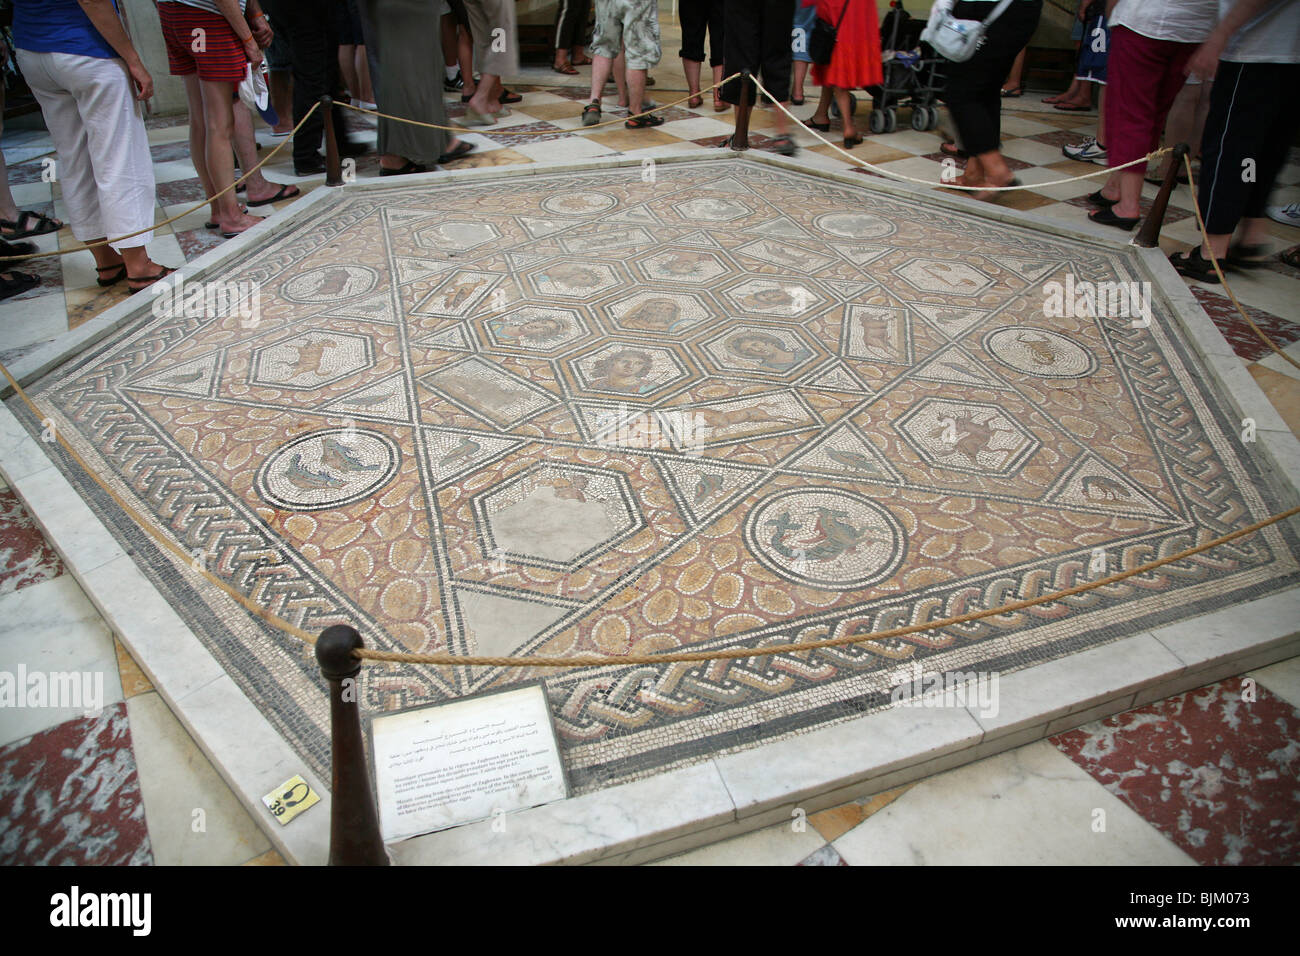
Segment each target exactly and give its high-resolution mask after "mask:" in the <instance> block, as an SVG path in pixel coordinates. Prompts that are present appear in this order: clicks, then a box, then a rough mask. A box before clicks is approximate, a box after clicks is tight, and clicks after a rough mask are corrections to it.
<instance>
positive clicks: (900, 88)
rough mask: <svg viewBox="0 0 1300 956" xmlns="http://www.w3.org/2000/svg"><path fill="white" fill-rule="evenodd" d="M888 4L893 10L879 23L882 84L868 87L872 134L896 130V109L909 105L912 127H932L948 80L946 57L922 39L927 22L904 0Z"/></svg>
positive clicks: (937, 122)
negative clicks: (944, 71) (905, 6)
mask: <svg viewBox="0 0 1300 956" xmlns="http://www.w3.org/2000/svg"><path fill="white" fill-rule="evenodd" d="M889 5H890V7H891V8H892V9H891V10H890V11H889V13H887V14H886V15H885V18H884V20H882V21H881V23H880V46H881V65H882V67H883V69H884V77H883V79H882V80H881V83H880V85H879V86H869V87H867V92H868V93H870V94H871V105H872V107H873V109H872V110H871V115H870V117H869V118H868V124H869V128H870V129H871V132H873V133H892V132H894V130H896V129H898V113H897V108H898V107H900V106H910V107H911V109H912V129H914V130H922V131H923V130H932V129H934V128H935V127H936V126H938V125H939V107H938V106H937V105H936V101H937V99H938V96H939V94H940V93H941V92H942V91H943V87H944V82H945V79H944V77H943V75H942V74H941V73H940V68H941V66H942V65H943V63H944V59H943V57H941V56H939V55H937V54H936V53H935V52H934V50H933V49H931V48H930V45H929V44H928V43H922V42H921V31H922V30H924V29H925V21H923V20H917V19H915V18H914V17H911V16H909V15H908V13H907V11H906V10H904V9H903V3H902V0H890V4H889Z"/></svg>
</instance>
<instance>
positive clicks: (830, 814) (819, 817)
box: [808, 784, 911, 842]
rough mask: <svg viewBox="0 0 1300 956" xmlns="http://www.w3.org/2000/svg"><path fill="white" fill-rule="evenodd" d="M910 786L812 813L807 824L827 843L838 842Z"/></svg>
mask: <svg viewBox="0 0 1300 956" xmlns="http://www.w3.org/2000/svg"><path fill="white" fill-rule="evenodd" d="M910 786H911V784H909V785H908V786H907V787H899V788H898V789H897V790H887V791H886V792H884V793H877V794H875V795H874V796H870V797H865V798H863V799H862V800H854V801H853V802H852V803H846V804H844V805H843V806H838V807H832V808H831V809H829V810H823V811H821V812H820V813H814V814H813V815H812V816H810V817H809V818H808V822H809V823H811V824H812V825H813V826H814V827H816V828H817V832H818V833H820V834H821V835H822V836H823V837H824V838H825V839H826V840H827V841H828V842H832V841H835V840H838V839H839V838H840V837H842V836H844V834H846V833H848V832H849V831H850V830H852V829H853V828H854V827H855V826H857V825H858V824H859V823H861V822H862V821H863V820H865V819H867V817H869V816H871V815H872V814H873V813H875V812H876V811H878V810H883V809H884V808H885V807H887V806H889V805H890V804H891V803H893V802H894V801H895V800H897V799H898V798H899V797H900V796H902V795H903V794H904V793H906V792H907V790H908V788H909V787H910Z"/></svg>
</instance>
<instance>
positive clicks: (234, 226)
mask: <svg viewBox="0 0 1300 956" xmlns="http://www.w3.org/2000/svg"><path fill="white" fill-rule="evenodd" d="M261 221H262V220H261V219H259V218H258V217H256V216H250V215H248V214H247V213H245V212H243V211H242V210H241V211H240V212H239V213H237V214H236V215H234V216H230V217H228V218H224V219H221V218H219V219H215V220H214V222H216V224H217V226H218V228H219V229H220V230H221V234H222V235H223V236H225V237H226V238H230V234H233V233H240V232H245V231H246V230H249V229H252V228H253V227H254V226H256V225H257V224H258V223H259V222H261Z"/></svg>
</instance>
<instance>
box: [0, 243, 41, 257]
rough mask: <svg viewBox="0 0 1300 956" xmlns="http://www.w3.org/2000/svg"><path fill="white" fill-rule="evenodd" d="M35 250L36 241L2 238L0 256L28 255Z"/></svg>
mask: <svg viewBox="0 0 1300 956" xmlns="http://www.w3.org/2000/svg"><path fill="white" fill-rule="evenodd" d="M35 251H36V243H34V242H8V241H6V240H4V239H0V256H26V255H30V254H31V253H33V252H35Z"/></svg>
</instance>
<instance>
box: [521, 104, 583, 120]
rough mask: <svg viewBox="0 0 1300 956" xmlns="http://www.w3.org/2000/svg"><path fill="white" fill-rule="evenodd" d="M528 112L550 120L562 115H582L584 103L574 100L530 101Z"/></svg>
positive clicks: (540, 118) (541, 118)
mask: <svg viewBox="0 0 1300 956" xmlns="http://www.w3.org/2000/svg"><path fill="white" fill-rule="evenodd" d="M528 114H529V115H530V116H535V117H537V118H538V119H539V120H546V121H548V122H549V121H550V120H554V119H559V118H560V117H562V116H581V115H582V104H581V103H577V102H574V101H573V100H561V101H560V102H558V103H529V104H528Z"/></svg>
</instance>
